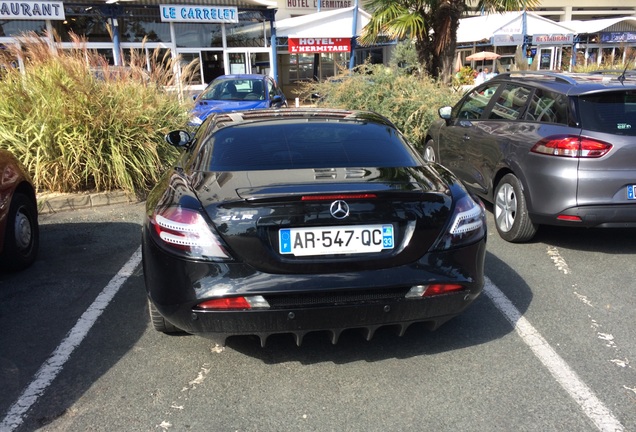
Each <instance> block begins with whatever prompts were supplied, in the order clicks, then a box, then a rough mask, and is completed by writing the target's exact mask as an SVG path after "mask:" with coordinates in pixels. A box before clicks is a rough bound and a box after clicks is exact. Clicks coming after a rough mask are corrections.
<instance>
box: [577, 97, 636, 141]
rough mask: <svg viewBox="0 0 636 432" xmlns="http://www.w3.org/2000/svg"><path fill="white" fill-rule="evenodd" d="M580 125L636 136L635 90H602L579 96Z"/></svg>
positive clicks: (585, 127)
mask: <svg viewBox="0 0 636 432" xmlns="http://www.w3.org/2000/svg"><path fill="white" fill-rule="evenodd" d="M579 111H580V114H581V126H582V128H583V129H588V130H592V131H597V132H606V133H611V134H615V135H629V136H636V91H634V90H631V91H614V92H603V93H596V94H590V95H582V96H580V97H579Z"/></svg>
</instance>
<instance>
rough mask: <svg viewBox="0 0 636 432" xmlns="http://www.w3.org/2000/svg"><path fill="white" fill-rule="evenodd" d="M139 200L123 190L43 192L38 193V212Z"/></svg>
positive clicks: (43, 212)
mask: <svg viewBox="0 0 636 432" xmlns="http://www.w3.org/2000/svg"><path fill="white" fill-rule="evenodd" d="M138 201H139V200H138V199H137V198H135V197H134V196H133V195H129V194H127V193H126V192H123V191H113V192H96V193H79V194H73V193H69V194H66V193H42V194H38V213H39V214H51V213H58V212H63V211H69V210H78V209H88V208H93V207H102V206H107V205H112V204H129V203H134V202H138Z"/></svg>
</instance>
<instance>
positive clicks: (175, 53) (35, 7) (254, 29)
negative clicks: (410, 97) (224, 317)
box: [0, 0, 636, 97]
mask: <svg viewBox="0 0 636 432" xmlns="http://www.w3.org/2000/svg"><path fill="white" fill-rule="evenodd" d="M358 7H359V8H360V9H364V7H365V1H364V0H360V4H358V2H357V0H235V1H232V0H174V1H173V2H170V3H162V2H161V1H160V0H73V1H69V2H66V1H53V0H40V1H34V0H23V1H20V0H0V48H1V47H3V46H6V45H8V44H15V43H18V41H19V37H20V36H21V35H23V34H24V33H25V32H33V33H35V34H36V35H39V36H41V37H44V38H49V39H50V40H51V43H57V44H59V45H60V46H61V47H62V48H64V49H72V48H73V47H74V43H73V38H74V35H79V36H81V37H83V38H84V39H85V40H86V47H87V48H89V49H91V50H96V51H97V52H99V53H100V54H102V55H103V56H104V57H105V58H106V59H108V61H109V62H110V63H111V64H114V65H125V64H126V63H127V62H128V61H129V59H130V58H132V57H139V56H141V57H145V58H146V59H147V64H148V67H151V61H150V59H151V57H152V56H153V55H154V56H157V57H162V58H163V57H165V56H166V55H167V56H170V57H172V58H178V59H179V60H180V61H181V62H182V63H184V64H185V63H190V62H191V61H193V60H198V61H199V65H200V66H199V73H198V74H197V75H196V76H195V83H194V84H195V85H198V86H199V87H203V86H205V85H206V84H207V83H209V82H210V81H211V80H212V79H214V78H215V77H216V76H219V75H222V74H229V73H246V72H255V73H265V74H270V75H272V76H274V77H275V78H276V79H277V80H278V81H279V84H280V85H281V87H282V88H283V89H284V90H285V92H286V94H287V95H288V97H291V96H293V94H292V91H293V89H294V88H295V87H296V84H297V83H299V82H302V81H304V80H307V79H324V78H326V77H329V76H332V75H335V74H337V73H338V72H339V71H340V70H342V69H344V68H347V67H350V66H351V65H352V64H358V63H361V62H362V61H364V60H366V59H369V58H371V59H373V61H376V62H386V61H387V58H388V50H387V47H382V46H378V47H371V48H360V47H357V46H356V45H355V34H350V36H352V37H351V40H350V41H349V42H348V45H347V49H345V50H339V51H329V50H328V49H327V48H328V47H327V48H325V50H323V51H315V52H312V53H311V54H309V53H307V52H293V50H290V46H289V37H290V36H289V35H287V36H283V37H280V36H279V35H277V32H276V23H277V22H282V21H284V20H287V19H294V18H298V17H308V16H314V15H316V16H324V15H325V14H329V13H330V12H334V11H339V10H347V9H349V10H350V9H354V8H356V9H357V8H358ZM533 13H535V14H537V15H540V16H541V17H543V18H548V19H550V20H552V21H558V22H564V23H565V22H568V21H570V20H590V19H600V18H615V17H617V16H627V15H632V16H636V0H623V1H617V0H604V1H602V2H599V1H598V0H543V1H542V3H541V6H540V7H539V8H537V9H536V10H535V11H534V12H533ZM317 21H318V20H317ZM317 21H316V22H317ZM316 26H318V24H316ZM338 26H345V27H347V26H349V28H346V29H345V30H347V31H348V32H353V33H355V32H357V31H358V29H357V28H353V29H352V28H351V27H350V26H351V24H350V23H349V24H336V22H335V21H334V23H333V25H332V28H333V34H331V33H329V32H327V33H326V34H323V33H321V34H315V35H313V36H312V37H314V38H318V37H319V38H321V39H324V40H329V39H330V38H331V37H332V36H334V37H335V35H336V33H338V34H340V30H342V29H340V28H338ZM354 26H355V25H354ZM316 28H317V27H316ZM323 28H324V26H323ZM304 31H306V32H308V33H305V34H308V35H311V27H309V29H306V28H305V29H304ZM630 32H631V30H630V29H628V30H623V31H622V33H621V34H622V35H623V36H624V37H631V33H630ZM615 36H616V35H615ZM306 37H309V36H306ZM616 37H620V34H619V36H616ZM473 42H479V43H481V44H483V41H473ZM586 43H587V44H588V45H589V44H592V43H594V41H593V40H591V39H589V38H588V40H586ZM604 43H605V42H603V41H600V40H599V41H597V44H598V46H597V47H596V48H597V55H596V57H595V59H598V58H599V56H602V55H604V53H607V52H608V51H607V50H605V51H603V50H604V49H605V48H607V46H605V45H604ZM339 46H344V45H342V44H341V45H339ZM542 52H543V51H542ZM590 52H591V51H590ZM612 52H613V55H614V56H616V52H615V50H614V51H612ZM2 53H3V51H2V50H0V56H1V55H2ZM157 53H158V54H159V55H157ZM593 55H594V54H589V53H588V54H584V56H585V59H590V58H591V57H592V56H593ZM352 57H353V60H352ZM5 60H7V59H5ZM8 61H10V62H16V63H17V64H19V59H8ZM586 61H587V60H586Z"/></svg>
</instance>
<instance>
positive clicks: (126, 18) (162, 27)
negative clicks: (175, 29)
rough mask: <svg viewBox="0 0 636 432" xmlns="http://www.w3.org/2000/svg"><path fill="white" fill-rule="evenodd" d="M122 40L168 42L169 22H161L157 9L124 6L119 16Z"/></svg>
mask: <svg viewBox="0 0 636 432" xmlns="http://www.w3.org/2000/svg"><path fill="white" fill-rule="evenodd" d="M119 37H120V38H121V41H122V42H143V41H147V42H170V23H167V22H161V17H160V16H159V9H157V8H148V7H126V8H125V9H124V15H123V16H122V17H121V18H119Z"/></svg>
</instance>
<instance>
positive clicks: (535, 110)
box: [525, 89, 568, 124]
mask: <svg viewBox="0 0 636 432" xmlns="http://www.w3.org/2000/svg"><path fill="white" fill-rule="evenodd" d="M525 118H526V120H530V121H538V122H542V123H559V124H568V98H567V96H565V95H562V94H559V93H554V92H551V91H547V90H542V89H537V90H536V91H535V92H534V95H533V96H532V100H531V101H530V106H529V107H528V111H527V112H526V115H525Z"/></svg>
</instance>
